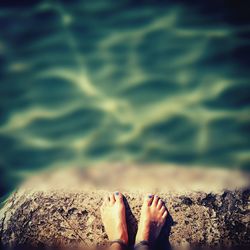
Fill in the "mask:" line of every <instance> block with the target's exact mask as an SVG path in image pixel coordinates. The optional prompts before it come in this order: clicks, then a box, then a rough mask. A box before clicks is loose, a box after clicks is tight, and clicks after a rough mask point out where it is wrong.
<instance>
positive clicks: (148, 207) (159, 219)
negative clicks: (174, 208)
mask: <svg viewBox="0 0 250 250" xmlns="http://www.w3.org/2000/svg"><path fill="white" fill-rule="evenodd" d="M167 214H168V213H167V209H166V207H165V205H164V203H163V201H162V200H161V199H160V198H159V197H158V196H153V195H147V196H146V197H145V198H144V202H143V205H142V208H141V217H140V222H139V226H138V232H137V235H136V244H138V243H139V242H141V241H148V242H149V243H150V244H153V243H154V242H155V240H156V239H157V237H158V236H159V234H160V232H161V229H162V227H163V225H164V223H165V221H166V218H167Z"/></svg>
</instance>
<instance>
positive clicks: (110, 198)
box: [109, 193, 115, 205]
mask: <svg viewBox="0 0 250 250" xmlns="http://www.w3.org/2000/svg"><path fill="white" fill-rule="evenodd" d="M109 200H110V204H111V205H113V204H114V203H115V196H114V194H113V193H112V194H110V195H109Z"/></svg>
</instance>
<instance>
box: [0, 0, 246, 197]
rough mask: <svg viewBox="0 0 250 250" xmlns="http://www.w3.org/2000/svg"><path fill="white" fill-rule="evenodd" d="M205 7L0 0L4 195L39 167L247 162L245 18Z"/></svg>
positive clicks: (237, 11) (233, 8)
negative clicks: (0, 1) (0, 4)
mask: <svg viewBox="0 0 250 250" xmlns="http://www.w3.org/2000/svg"><path fill="white" fill-rule="evenodd" d="M212 2H213V1H207V2H206V1H190V2H188V3H187V1H183V2H182V1H111V0H109V1H108V0H105V1H100V0H98V1H97V0H95V1H27V0H25V1H22V3H20V1H19V3H18V1H17V2H16V4H13V3H14V1H8V2H7V3H6V4H5V5H3V6H1V9H0V27H1V32H0V65H1V68H0V76H1V85H0V93H1V94H0V97H1V99H0V114H1V116H0V148H1V156H0V189H1V196H2V195H4V194H6V193H7V192H8V191H10V190H12V189H13V188H14V187H15V186H16V185H17V183H18V181H19V180H20V179H22V178H23V177H25V176H27V175H29V174H30V173H34V172H37V171H38V170H41V169H45V168H48V167H49V168H54V167H63V166H72V165H80V166H81V165H83V166H84V165H87V164H89V163H98V162H101V163H102V162H128V163H130V162H139V163H148V162H156V163H158V162H160V163H169V162H170V163H180V164H184V165H187V166H189V165H201V166H222V167H230V168H231V167H237V168H244V169H245V168H248V167H249V165H250V140H249V138H250V136H249V135H250V132H249V125H250V98H249V97H250V96H249V93H250V84H249V80H250V73H249V65H248V60H249V54H250V53H249V52H250V21H249V17H248V15H247V9H246V7H245V6H239V4H238V5H237V4H234V2H233V1H227V4H225V3H223V1H216V4H215V3H212Z"/></svg>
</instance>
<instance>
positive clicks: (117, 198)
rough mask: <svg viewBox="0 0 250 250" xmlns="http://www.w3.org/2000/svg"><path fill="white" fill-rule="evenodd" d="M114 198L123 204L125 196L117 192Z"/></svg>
mask: <svg viewBox="0 0 250 250" xmlns="http://www.w3.org/2000/svg"><path fill="white" fill-rule="evenodd" d="M114 197H115V200H116V202H118V203H123V195H122V193H120V192H118V191H116V192H115V195H114Z"/></svg>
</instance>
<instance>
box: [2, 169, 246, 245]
mask: <svg viewBox="0 0 250 250" xmlns="http://www.w3.org/2000/svg"><path fill="white" fill-rule="evenodd" d="M104 169H105V171H104ZM122 169H123V170H124V168H122ZM150 169H151V168H148V169H147V170H145V171H143V172H144V175H145V176H146V175H147V176H148V174H149V173H146V172H147V171H149V172H150V171H151V170H150ZM95 171H97V172H96V173H101V174H100V175H99V176H98V175H97V174H96V173H94V172H93V170H85V171H82V172H81V173H79V172H78V170H77V171H75V170H74V171H72V172H70V173H69V172H67V174H66V176H67V178H66V179H67V181H69V183H68V184H69V186H70V187H69V186H67V187H66V182H67V181H66V179H65V177H63V176H64V175H60V176H61V177H60V178H62V179H63V180H65V183H63V182H60V181H59V179H60V178H59V177H58V175H50V176H49V177H48V174H43V175H42V176H40V177H39V178H35V179H33V180H31V181H30V182H29V183H28V184H24V185H23V187H22V188H20V189H19V190H17V191H16V192H15V193H13V195H12V196H11V197H10V198H9V199H8V200H7V201H6V203H5V205H4V207H3V208H2V210H1V213H0V226H1V227H0V230H1V231H0V237H1V244H2V246H5V247H7V246H8V247H9V246H12V247H13V246H17V245H32V246H58V245H71V246H74V245H84V246H95V245H99V246H101V245H105V244H106V243H107V242H108V239H107V235H106V234H105V231H104V227H103V225H102V222H101V219H100V210H99V207H100V205H101V203H102V198H103V196H104V195H105V194H106V193H107V192H109V191H111V190H112V191H114V189H115V188H118V189H119V190H121V191H122V192H123V193H124V197H125V202H126V206H127V215H128V216H127V219H128V227H129V231H130V241H131V242H133V239H134V237H135V233H136V230H137V223H138V219H139V215H140V208H141V205H142V199H143V196H144V195H145V193H146V191H148V190H146V189H150V190H151V191H153V192H157V194H158V195H159V196H160V197H161V198H162V199H163V200H164V201H165V202H166V204H167V207H168V210H169V216H168V220H167V223H166V225H165V228H164V230H163V232H162V235H161V239H160V241H159V249H160V248H162V249H167V248H168V247H169V243H170V244H171V246H172V247H173V246H182V247H185V248H186V247H189V246H194V245H196V246H197V245H199V246H210V247H211V246H250V213H249V211H250V206H249V201H250V189H249V188H248V186H246V185H245V184H246V183H245V180H243V179H244V178H245V177H246V176H243V177H242V180H243V182H242V183H241V184H240V185H239V186H238V187H237V189H236V187H234V189H233V190H229V189H228V187H225V188H223V190H222V189H221V187H220V189H221V190H220V191H219V190H213V191H211V190H210V189H211V188H209V182H208V183H205V181H204V183H205V184H204V186H200V188H199V189H200V191H198V190H197V188H196V190H195V191H193V190H191V189H190V190H187V191H178V192H173V190H171V188H169V189H168V190H167V189H166V190H164V188H162V190H163V191H162V190H161V189H160V188H159V187H161V186H164V183H162V182H160V183H159V181H158V182H157V181H156V183H158V184H157V185H158V187H157V186H153V185H152V183H151V184H150V181H149V180H153V179H154V178H155V177H154V176H151V178H149V180H148V183H146V182H144V184H145V187H149V188H145V190H143V189H142V188H141V187H140V188H139V187H138V188H136V186H138V184H137V183H134V185H132V184H131V185H132V186H130V187H127V188H126V187H125V186H123V185H118V184H117V185H115V186H114V183H115V182H114V181H112V180H111V179H110V180H109V181H108V182H107V183H108V184H107V183H105V182H106V181H107V180H106V179H105V178H104V175H105V176H106V175H107V176H110V175H111V172H112V177H114V180H117V178H118V180H119V178H121V168H120V167H119V168H102V170H100V169H99V170H95ZM129 171H132V173H133V176H136V174H135V173H136V172H141V169H139V170H138V169H137V168H135V169H133V170H131V169H130V170H126V171H125V172H124V171H123V177H122V178H126V177H125V175H126V176H129V174H128V172H129ZM165 171H166V170H159V175H161V176H162V177H163V178H165V180H166V181H167V179H168V178H171V177H172V178H173V176H171V175H170V174H169V175H164V174H166V172H165ZM180 171H182V170H180V169H178V173H179V172H180ZM114 172H115V173H114ZM190 172H192V170H190ZM190 172H189V175H191V174H190ZM75 173H77V174H75ZM163 173H164V174H163ZM130 174H131V173H130ZM141 175H142V177H141V178H140V179H143V178H144V177H145V176H144V177H143V174H141ZM185 175H186V174H185ZM55 176H57V177H55ZM233 177H235V176H233ZM107 178H108V177H107ZM186 178H187V176H186ZM200 178H201V177H200ZM200 178H199V181H200ZM206 178H207V173H206ZM45 179H46V182H44V180H45ZM42 180H43V181H42ZM94 180H95V181H94ZM143 180H144V181H145V179H143ZM169 180H170V179H169ZM238 180H239V177H238ZM177 181H178V180H177ZM197 181H198V180H197ZM197 181H196V182H197ZM227 181H228V180H227ZM215 182H216V181H215ZM34 183H35V184H34ZM58 183H60V184H58ZM73 183H74V185H73ZM91 183H92V185H91ZM93 183H94V184H93ZM100 183H101V184H100ZM118 183H119V181H118ZM218 183H219V182H218ZM218 183H217V184H218ZM54 184H56V185H54ZM112 185H113V188H111V186H112ZM179 185H181V183H180V184H179ZM193 185H195V181H194V180H193ZM206 185H207V186H206ZM213 185H216V183H213V182H210V186H213ZM94 186H95V188H94ZM229 188H230V187H229ZM202 189H203V190H202ZM226 189H227V190H226ZM157 190H158V191H157Z"/></svg>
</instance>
